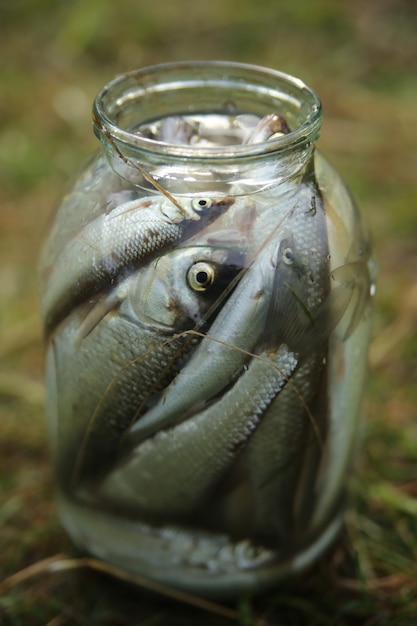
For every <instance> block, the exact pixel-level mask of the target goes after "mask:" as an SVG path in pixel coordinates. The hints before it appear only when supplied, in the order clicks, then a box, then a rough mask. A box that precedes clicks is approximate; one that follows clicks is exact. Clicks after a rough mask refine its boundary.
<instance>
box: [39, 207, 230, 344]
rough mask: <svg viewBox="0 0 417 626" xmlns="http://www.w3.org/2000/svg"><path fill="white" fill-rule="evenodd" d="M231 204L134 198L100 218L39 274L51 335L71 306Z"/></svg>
mask: <svg viewBox="0 0 417 626" xmlns="http://www.w3.org/2000/svg"><path fill="white" fill-rule="evenodd" d="M234 201H235V200H234V198H232V197H230V196H227V197H224V196H223V197H217V198H212V197H206V196H203V197H194V198H191V199H189V198H188V199H185V198H181V199H179V198H174V197H172V199H170V198H167V197H160V196H155V197H154V196H150V197H145V198H143V197H142V198H138V199H137V200H132V201H130V202H126V203H124V204H121V205H120V206H118V207H116V208H114V209H113V210H112V211H110V212H109V213H104V214H102V215H99V217H97V218H96V219H94V220H92V221H91V222H90V223H88V224H87V225H86V226H85V227H84V228H83V229H82V230H81V231H80V232H78V233H77V234H76V235H75V236H74V237H73V238H72V239H71V240H70V241H69V242H68V243H67V245H66V246H65V247H64V249H63V250H61V251H60V253H59V254H58V256H57V258H56V259H54V260H53V263H52V265H51V266H50V268H49V271H44V272H43V282H44V286H43V299H42V313H43V318H44V320H45V322H44V323H45V327H46V329H47V332H50V331H51V329H53V328H54V326H56V325H57V323H59V322H60V321H61V320H62V319H63V318H64V317H65V315H66V313H67V312H68V311H69V310H71V308H73V307H74V306H76V305H77V304H79V303H80V302H82V301H84V300H85V299H86V298H88V297H91V295H94V294H95V293H97V292H100V291H102V290H103V289H104V288H105V287H107V286H110V285H111V284H113V283H114V281H115V279H116V278H117V277H118V276H119V275H120V274H121V273H122V272H123V271H124V270H125V269H129V268H130V267H131V266H135V265H137V264H138V263H140V262H141V261H142V260H143V259H144V258H146V257H147V256H149V255H151V254H152V253H154V252H155V251H157V250H158V251H160V250H163V249H166V248H167V247H168V246H169V245H172V244H173V243H175V242H177V241H179V240H180V238H181V237H183V236H185V233H186V232H187V233H188V232H189V233H191V232H193V228H194V230H195V224H196V223H198V227H199V228H201V227H202V226H203V225H204V223H205V222H207V221H208V220H210V221H212V220H214V219H215V218H216V216H217V215H218V214H219V213H221V212H222V211H225V210H227V209H228V208H229V207H230V206H231V205H232V204H233V203H234Z"/></svg>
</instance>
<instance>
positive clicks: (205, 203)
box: [191, 198, 213, 211]
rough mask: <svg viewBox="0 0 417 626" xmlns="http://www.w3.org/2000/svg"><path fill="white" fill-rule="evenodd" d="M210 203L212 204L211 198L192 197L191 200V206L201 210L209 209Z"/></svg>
mask: <svg viewBox="0 0 417 626" xmlns="http://www.w3.org/2000/svg"><path fill="white" fill-rule="evenodd" d="M212 204H213V201H212V200H211V198H193V199H192V200H191V206H192V207H193V209H195V210H196V211H202V210H203V209H209V208H210V207H211V205H212Z"/></svg>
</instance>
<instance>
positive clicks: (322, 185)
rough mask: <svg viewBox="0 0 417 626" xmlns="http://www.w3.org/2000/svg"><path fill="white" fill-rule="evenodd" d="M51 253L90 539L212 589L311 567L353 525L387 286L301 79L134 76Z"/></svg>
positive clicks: (48, 265)
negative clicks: (380, 292)
mask: <svg viewBox="0 0 417 626" xmlns="http://www.w3.org/2000/svg"><path fill="white" fill-rule="evenodd" d="M93 122H94V132H95V134H96V135H97V137H98V139H99V140H100V142H101V144H102V151H100V152H99V153H98V154H96V155H95V156H94V158H93V159H92V160H90V162H89V163H88V165H87V166H86V167H85V169H84V170H83V172H82V173H81V176H80V177H79V178H78V180H77V182H76V183H75V185H74V186H73V188H72V191H71V192H70V193H69V194H68V195H67V196H66V197H65V198H64V199H63V202H62V204H61V206H60V207H59V209H58V211H57V213H56V216H55V220H54V223H53V225H52V228H51V231H50V234H49V237H48V238H47V241H46V243H45V247H44V251H43V256H42V260H41V281H42V313H43V320H44V328H45V341H46V391H47V414H48V424H49V431H50V438H51V444H52V450H53V458H54V462H55V471H56V479H57V491H58V505H59V512H60V515H61V518H62V522H63V524H64V526H65V528H66V529H67V531H68V533H69V534H70V536H71V537H72V538H73V540H74V541H75V543H76V544H77V545H78V546H80V547H81V548H82V549H84V550H86V551H88V552H89V553H91V554H93V555H95V556H97V557H100V558H102V559H104V560H106V561H108V562H110V563H112V564H115V565H117V566H119V567H121V568H124V569H125V570H127V571H129V572H133V573H138V574H141V575H145V576H148V577H149V578H152V579H155V580H157V581H160V582H162V583H166V584H168V585H172V586H174V587H178V588H181V589H185V590H188V591H191V592H195V593H197V594H200V595H206V596H214V597H224V596H230V595H234V594H239V593H241V592H244V591H256V590H258V589H263V588H265V587H268V586H271V585H273V584H275V583H276V582H277V581H279V580H280V579H282V578H284V577H287V576H289V575H291V574H293V573H297V572H299V571H301V570H302V569H303V568H305V567H306V566H308V565H310V564H311V563H312V562H313V561H314V560H315V559H316V558H317V557H318V556H319V555H320V554H321V553H322V552H323V550H324V549H325V548H326V547H327V546H328V545H329V543H330V542H331V541H332V539H333V538H334V537H335V535H336V533H337V531H338V529H339V528H340V525H341V519H342V511H343V503H344V497H345V482H346V475H347V473H348V471H349V468H350V466H351V462H352V457H353V453H354V449H355V444H356V440H357V432H358V419H359V417H358V416H359V415H360V401H361V395H362V389H363V381H364V376H365V372H366V362H367V346H368V341H369V328H370V301H371V299H372V295H373V290H374V288H373V278H372V262H371V254H370V246H369V241H368V236H367V233H366V229H365V228H364V224H363V221H362V218H361V217H360V215H359V213H358V210H357V208H356V206H355V204H354V203H353V202H352V199H351V196H350V195H349V193H348V191H347V190H346V187H345V186H344V184H343V182H342V180H341V178H340V176H339V175H338V173H337V172H336V171H335V170H334V169H333V168H332V167H331V166H330V165H329V164H328V163H327V162H326V161H325V160H324V158H323V157H322V156H320V154H319V153H318V152H317V151H316V150H315V141H316V140H317V138H318V136H319V131H320V127H321V122H322V115H321V107H320V102H319V100H318V98H317V96H316V95H315V93H314V92H313V91H312V90H311V89H310V88H308V87H307V86H306V85H305V84H303V83H302V82H301V81H300V80H298V79H296V78H293V77H291V76H288V75H286V74H283V73H280V72H277V71H272V70H268V69H263V68H259V67H255V66H249V65H242V64H237V63H224V62H195V63H179V64H166V65H161V66H156V67H150V68H145V69H141V70H138V71H133V72H130V73H127V74H124V75H122V76H120V77H118V78H116V79H115V80H113V81H112V82H110V83H109V84H108V85H107V86H106V87H104V89H103V90H102V91H101V92H100V93H99V94H98V96H97V98H96V100H95V104H94V113H93Z"/></svg>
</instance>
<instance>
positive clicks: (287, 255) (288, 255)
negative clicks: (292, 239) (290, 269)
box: [281, 248, 294, 265]
mask: <svg viewBox="0 0 417 626" xmlns="http://www.w3.org/2000/svg"><path fill="white" fill-rule="evenodd" d="M281 256H282V260H283V261H284V263H285V264H286V265H292V264H293V263H294V252H293V249H292V248H284V250H283V251H282V255H281Z"/></svg>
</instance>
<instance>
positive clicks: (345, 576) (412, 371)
mask: <svg viewBox="0 0 417 626" xmlns="http://www.w3.org/2000/svg"><path fill="white" fill-rule="evenodd" d="M0 23H1V25H2V26H1V29H2V37H1V40H0V49H1V53H2V58H3V59H7V61H6V62H3V63H2V66H1V68H0V81H1V99H0V120H1V121H0V211H1V213H0V220H1V221H0V224H1V227H0V244H1V245H0V261H1V263H0V332H1V337H0V356H1V359H0V555H1V559H0V581H3V582H0V624H1V625H2V626H3V625H5V626H20V625H22V626H32V625H33V626H38V625H39V626H40V625H48V626H63V625H67V624H68V625H69V624H71V625H74V626H75V625H76V626H79V625H80V626H84V625H87V624H88V625H96V624H98V625H109V626H110V625H112V626H113V625H116V626H118V625H120V626H132V625H141V626H158V625H160V624H161V625H162V624H169V625H170V626H171V625H174V626H175V625H177V624H178V625H181V626H182V625H188V624H190V625H192V624H196V623H198V624H200V625H201V626H209V625H211V624H213V625H214V624H216V625H218V626H222V625H223V624H225V625H226V624H231V623H238V624H241V625H242V626H252V625H253V626H255V625H256V626H269V625H271V626H272V625H275V626H304V625H308V626H345V625H346V626H351V625H352V626H356V625H366V626H405V625H413V624H415V623H417V582H416V581H417V425H416V424H417V420H416V399H417V398H416V388H417V379H416V371H417V367H416V366H417V337H416V320H417V286H416V275H417V248H416V245H415V242H416V235H417V214H416V200H417V194H416V186H415V176H416V166H417V162H416V150H417V112H416V107H415V100H416V95H417V84H416V78H415V71H414V70H415V67H416V61H417V46H416V44H415V32H416V28H417V10H416V5H415V3H414V2H413V1H412V0H409V1H406V0H401V1H397V2H395V1H394V0H387V1H386V2H383V3H382V2H378V1H377V0H373V1H370V2H367V3H363V2H359V0H355V1H352V2H350V3H336V2H330V1H329V0H326V1H324V0H322V1H318V2H310V1H309V0H296V1H294V2H293V3H283V2H276V1H274V2H273V1H271V0H262V1H261V0H260V1H259V2H258V3H256V6H255V3H253V2H250V1H249V0H239V2H238V0H232V1H231V2H229V3H225V2H220V1H219V0H215V1H213V2H211V3H197V2H189V1H187V0H179V2H176V3H166V2H163V1H162V0H153V1H152V2H151V1H150V0H144V1H143V2H140V3H138V2H133V0H132V1H129V0H119V2H117V3H114V2H112V1H110V0H103V1H100V2H99V1H98V0H92V1H91V2H82V1H75V2H65V1H64V0H60V1H58V2H52V0H38V1H37V2H35V0H32V1H30V0H20V1H17V0H16V2H14V3H6V2H1V3H0ZM192 58H194V59H202V58H225V59H231V60H239V61H245V62H251V63H257V64H263V65H269V66H271V67H275V68H277V69H281V70H283V71H288V72H292V73H294V74H295V75H297V76H299V77H300V78H302V79H304V80H305V81H306V82H308V83H309V84H311V85H312V86H313V87H314V88H315V89H316V90H317V91H318V93H319V95H320V96H321V98H322V101H323V105H324V127H323V134H322V138H321V139H320V142H319V147H320V148H321V149H322V151H323V152H324V153H325V154H326V155H327V156H328V157H329V158H330V159H331V160H332V161H333V162H334V163H335V164H336V165H337V167H338V168H339V169H340V171H341V172H342V173H343V174H344V176H345V178H346V179H347V181H348V183H349V184H350V187H351V188H352V190H353V192H354V194H355V195H356V197H357V199H358V202H359V204H360V205H361V207H362V208H363V211H364V213H365V214H366V216H367V218H368V221H369V223H370V225H371V230H372V232H373V236H374V245H375V248H376V251H377V259H378V267H379V278H378V292H377V297H376V309H375V325H374V340H373V344H372V347H371V353H370V360H371V371H370V376H369V382H368V385H367V397H366V411H365V413H366V421H365V423H364V428H363V430H364V433H363V446H362V451H361V454H360V459H359V461H358V466H357V470H356V473H355V475H354V477H353V479H352V481H351V491H352V498H351V503H350V506H349V509H348V511H347V514H346V520H345V527H344V531H343V533H342V535H341V537H340V539H339V540H338V541H337V543H336V544H335V546H334V547H333V548H332V550H331V551H330V552H329V553H328V554H327V555H325V557H323V558H322V559H321V561H320V562H319V563H318V564H317V565H316V566H315V567H314V568H313V569H312V570H311V571H309V572H308V573H306V574H305V575H304V576H303V577H302V578H301V579H299V580H295V581H288V582H286V583H285V584H284V585H282V586H280V587H279V588H277V589H276V590H275V591H273V592H272V593H268V594H265V595H261V596H260V597H258V598H250V597H244V598H242V599H240V600H239V601H238V602H237V603H235V605H231V606H229V607H227V611H228V613H227V614H224V615H217V613H216V612H215V611H216V610H217V609H216V607H206V606H203V605H199V604H198V602H197V605H194V606H193V605H190V604H188V603H187V602H185V601H183V600H181V601H180V600H179V599H176V600H175V599H172V598H168V597H165V595H164V594H161V593H156V592H155V591H152V590H149V589H148V590H146V589H144V588H143V587H142V586H141V585H138V584H136V583H135V582H134V581H130V582H129V583H126V581H122V580H120V579H119V578H118V575H119V573H117V572H115V573H114V574H115V575H114V576H109V575H108V573H104V572H102V571H99V570H98V569H97V568H98V567H99V565H98V564H97V562H94V561H92V560H87V561H85V560H80V559H79V555H78V554H77V552H76V551H75V549H74V548H73V547H72V545H71V543H70V541H69V540H68V539H67V537H66V535H65V533H64V532H63V530H62V529H61V526H60V524H59V522H58V520H57V517H56V513H55V508H54V502H53V486H52V483H53V481H52V472H51V464H50V459H49V453H48V446H47V435H46V426H45V424H44V409H43V383H42V341H41V332H40V323H39V318H38V312H37V311H38V302H37V284H36V280H37V279H36V269H35V268H36V259H37V257H38V254H39V248H40V245H41V241H42V237H43V234H44V232H45V229H46V228H47V224H48V219H49V215H50V213H51V211H52V210H53V207H54V205H55V203H56V201H57V199H58V198H59V197H60V195H61V193H62V191H63V188H64V182H65V180H66V179H67V178H68V177H69V176H70V175H72V173H73V172H74V171H75V170H76V168H78V166H79V165H80V164H81V163H82V161H83V160H84V159H85V158H86V157H87V155H88V154H89V153H90V152H91V151H92V150H93V149H95V147H96V140H95V138H94V137H93V134H92V131H91V126H90V105H91V102H92V99H93V97H94V95H95V94H96V92H97V91H98V89H99V88H100V87H101V86H102V85H104V84H105V83H106V82H107V81H108V80H109V79H111V78H112V77H113V76H114V75H115V74H116V73H119V72H122V71H125V70H128V69H132V68H134V67H139V66H143V65H147V64H150V63H156V62H163V61H167V60H181V59H192ZM68 90H69V91H68ZM69 96H71V97H72V98H73V100H72V101H71V102H72V106H71V107H69V108H68V107H67V108H65V106H63V103H64V104H65V101H66V99H68V97H69ZM50 559H52V562H54V563H55V562H56V561H59V562H60V564H61V565H60V569H57V567H58V566H57V565H56V564H55V565H54V566H51V561H50ZM45 560H46V561H45ZM27 568H32V569H27Z"/></svg>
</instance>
